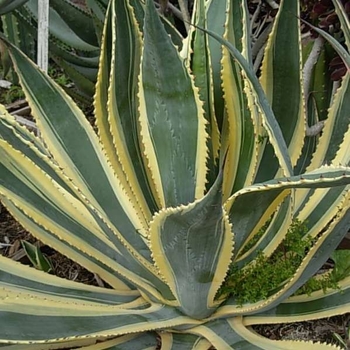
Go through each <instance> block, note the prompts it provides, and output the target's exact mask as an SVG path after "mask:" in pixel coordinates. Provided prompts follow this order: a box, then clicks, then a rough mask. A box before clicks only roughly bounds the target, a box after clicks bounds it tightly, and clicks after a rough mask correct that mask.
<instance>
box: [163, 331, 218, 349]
mask: <svg viewBox="0 0 350 350" xmlns="http://www.w3.org/2000/svg"><path fill="white" fill-rule="evenodd" d="M160 338H161V342H162V346H164V347H165V346H166V347H167V349H169V350H172V349H174V350H176V349H181V350H196V349H198V350H208V349H210V347H211V344H210V343H209V342H208V341H206V340H205V339H203V338H201V337H198V336H196V335H193V334H184V333H179V334H176V333H170V332H162V333H160Z"/></svg>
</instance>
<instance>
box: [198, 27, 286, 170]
mask: <svg viewBox="0 0 350 350" xmlns="http://www.w3.org/2000/svg"><path fill="white" fill-rule="evenodd" d="M201 30H204V31H205V32H206V33H207V34H209V35H210V36H211V37H213V38H214V39H216V40H217V41H218V42H219V43H220V44H222V45H223V46H225V47H226V48H227V49H228V50H229V51H230V53H231V55H232V57H233V58H234V59H235V60H236V61H237V63H238V64H239V65H240V67H241V68H242V71H243V72H244V74H245V75H246V77H247V82H249V85H250V87H251V93H252V96H253V97H254V100H255V104H256V106H257V107H258V109H259V111H260V113H261V116H262V122H263V126H264V128H265V129H266V131H267V133H268V136H269V141H270V143H271V144H272V145H273V147H274V150H275V154H276V157H277V158H278V160H279V163H280V166H281V169H282V172H284V174H285V175H287V176H289V175H291V174H292V163H291V160H290V157H289V154H288V148H287V145H286V143H285V140H284V138H283V135H282V132H281V129H280V127H279V125H278V123H277V121H276V118H275V116H274V114H273V111H272V109H271V106H270V105H269V103H268V101H267V98H266V96H265V93H264V91H263V89H262V87H261V85H260V83H259V81H258V79H257V77H256V75H255V73H254V72H253V70H252V68H251V66H250V64H249V62H247V61H246V59H245V58H244V57H243V56H242V54H241V53H240V52H239V50H237V49H236V48H235V47H234V46H233V45H232V44H230V43H229V42H228V41H226V40H225V39H223V38H222V37H220V36H219V35H218V34H216V33H214V32H212V31H210V30H206V29H204V28H201Z"/></svg>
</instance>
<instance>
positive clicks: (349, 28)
mask: <svg viewBox="0 0 350 350" xmlns="http://www.w3.org/2000/svg"><path fill="white" fill-rule="evenodd" d="M332 1H333V4H334V7H335V12H336V13H337V16H338V17H339V20H340V23H341V29H342V31H343V33H344V36H345V42H346V45H347V47H348V50H350V21H349V17H348V16H347V13H346V11H345V8H344V6H343V4H342V3H341V2H340V1H339V0H332Z"/></svg>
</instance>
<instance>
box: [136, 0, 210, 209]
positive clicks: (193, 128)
mask: <svg viewBox="0 0 350 350" xmlns="http://www.w3.org/2000/svg"><path fill="white" fill-rule="evenodd" d="M139 89H140V92H139V101H140V107H139V111H140V124H141V142H142V144H143V145H142V147H143V148H144V153H145V157H146V160H145V161H146V162H147V165H148V167H149V172H150V174H149V179H150V181H153V184H154V188H153V191H154V195H155V196H156V197H158V198H159V204H160V207H165V206H167V207H168V206H173V207H176V206H178V205H181V204H187V203H189V202H192V201H194V200H195V199H196V198H199V197H201V196H202V195H203V193H204V190H205V182H206V173H207V169H206V165H205V162H206V157H207V145H206V139H207V134H206V131H205V118H204V116H203V109H202V103H201V102H200V100H199V96H198V91H197V90H196V89H195V88H194V83H193V79H192V77H191V76H190V74H189V72H188V69H187V68H186V66H185V64H184V62H183V60H182V59H181V58H180V56H179V53H178V51H177V49H176V47H175V46H174V44H173V43H172V41H171V39H170V38H169V36H168V34H167V32H166V31H165V29H164V27H163V25H162V23H161V21H160V19H159V17H158V14H157V12H156V10H155V7H154V3H153V1H151V0H148V1H147V2H146V13H145V24H144V43H143V52H142V61H141V76H140V84H139Z"/></svg>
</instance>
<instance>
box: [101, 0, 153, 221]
mask: <svg viewBox="0 0 350 350" xmlns="http://www.w3.org/2000/svg"><path fill="white" fill-rule="evenodd" d="M104 31H105V35H104V37H105V40H104V43H103V46H102V56H101V63H100V72H99V76H98V83H97V87H96V95H95V114H96V118H97V127H98V129H99V135H100V138H101V140H102V142H103V143H104V145H105V147H106V150H107V155H108V157H109V159H110V161H111V163H112V165H113V168H114V170H115V172H116V173H117V174H118V175H119V177H120V178H122V179H123V186H124V188H125V189H126V191H128V193H129V196H130V197H131V198H133V197H136V198H137V202H138V203H136V204H135V205H137V206H138V207H139V208H140V211H141V212H142V213H143V215H145V216H146V218H147V220H150V219H151V213H153V212H155V211H156V209H157V207H156V203H155V201H154V199H153V194H152V192H151V190H150V186H149V180H148V179H147V176H146V170H145V168H144V164H143V162H142V149H141V146H140V144H139V139H138V138H139V120H138V112H137V108H138V105H137V92H138V75H139V73H140V55H141V53H140V51H141V33H140V32H139V30H138V25H137V23H136V19H135V18H134V16H133V13H132V9H131V8H130V6H128V4H127V2H123V1H119V2H116V3H112V4H111V6H110V8H109V10H108V13H107V22H106V27H105V29H104ZM112 31H113V32H114V33H115V34H114V35H113V36H111V35H109V34H108V33H110V32H112Z"/></svg>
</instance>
